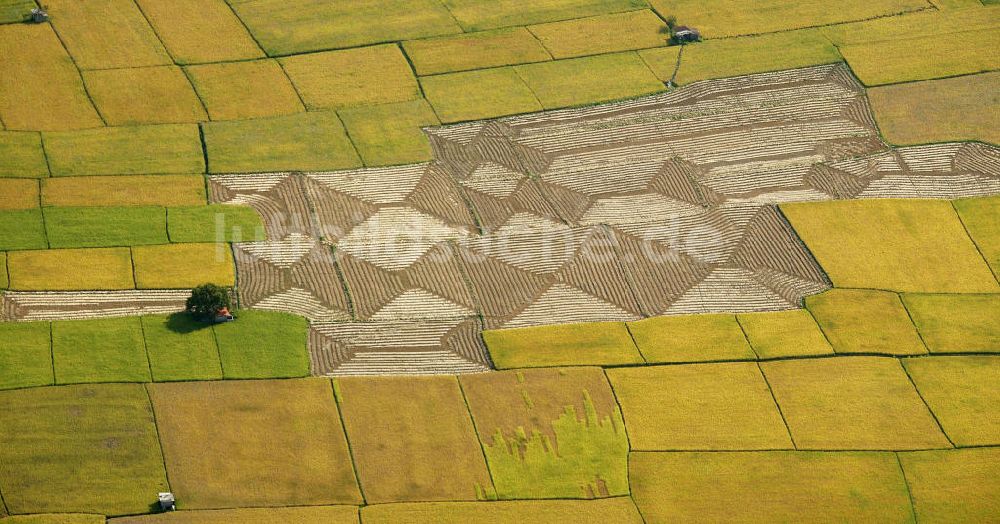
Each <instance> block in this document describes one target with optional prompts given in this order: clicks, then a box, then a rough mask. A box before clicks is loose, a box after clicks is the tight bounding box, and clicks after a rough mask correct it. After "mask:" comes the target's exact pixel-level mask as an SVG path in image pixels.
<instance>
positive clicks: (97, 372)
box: [52, 317, 150, 384]
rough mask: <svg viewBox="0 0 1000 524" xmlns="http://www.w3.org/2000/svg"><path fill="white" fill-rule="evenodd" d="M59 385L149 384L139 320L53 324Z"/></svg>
mask: <svg viewBox="0 0 1000 524" xmlns="http://www.w3.org/2000/svg"><path fill="white" fill-rule="evenodd" d="M52 360H53V366H54V369H55V375H56V383H57V384H76V383H82V382H149V380H150V376H149V361H148V360H147V358H146V346H145V345H144V344H143V339H142V326H141V324H140V322H139V319H138V318H136V317H125V318H108V319H98V320H72V321H61V322H53V323H52Z"/></svg>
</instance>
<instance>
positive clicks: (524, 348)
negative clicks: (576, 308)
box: [483, 322, 645, 369]
mask: <svg viewBox="0 0 1000 524" xmlns="http://www.w3.org/2000/svg"><path fill="white" fill-rule="evenodd" d="M483 338H484V339H485V340H486V347H487V348H488V349H489V352H490V357H491V358H492V359H493V363H494V364H495V365H496V367H497V368H499V369H510V368H529V367H548V366H614V365H624V364H642V363H644V362H645V361H644V360H643V358H642V355H640V354H639V351H638V350H637V349H636V347H635V343H633V342H632V337H631V336H630V335H629V332H628V329H626V327H625V324H623V323H621V322H596V323H591V324H554V325H551V326H540V327H528V328H519V329H502V330H494V331H486V332H484V333H483Z"/></svg>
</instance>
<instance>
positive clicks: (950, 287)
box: [781, 199, 1000, 293]
mask: <svg viewBox="0 0 1000 524" xmlns="http://www.w3.org/2000/svg"><path fill="white" fill-rule="evenodd" d="M781 210H782V211H783V212H784V214H785V216H786V217H788V219H789V221H791V224H792V227H794V228H795V231H796V233H798V235H799V237H800V238H801V239H802V240H803V241H804V242H805V243H806V246H807V247H808V248H809V249H810V251H812V253H813V255H815V257H816V260H817V261H818V262H819V263H820V265H821V266H823V269H824V270H826V273H827V274H828V275H829V276H830V279H831V280H832V281H833V284H834V286H835V287H845V288H866V289H887V290H892V291H903V292H915V293H919V292H927V293H935V292H939V293H992V292H997V291H1000V286H998V285H997V281H996V279H995V278H994V277H993V274H992V273H990V269H989V267H988V266H987V265H986V263H984V262H983V258H982V256H980V254H979V252H978V251H977V250H976V246H975V245H974V244H973V243H972V241H971V240H969V237H968V235H966V234H965V229H964V228H963V226H962V222H961V221H960V220H959V219H958V215H957V214H956V213H955V210H954V209H953V208H952V206H951V203H950V202H948V201H943V200H890V199H885V200H839V201H829V202H809V203H799V204H783V205H782V206H781ZM872 224H878V227H872Z"/></svg>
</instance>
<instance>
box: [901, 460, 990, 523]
mask: <svg viewBox="0 0 1000 524" xmlns="http://www.w3.org/2000/svg"><path fill="white" fill-rule="evenodd" d="M899 462H900V463H901V464H902V465H903V471H905V472H906V481H907V483H908V484H909V485H910V493H911V494H912V495H913V506H914V508H915V509H916V512H917V519H918V521H919V522H987V521H989V520H991V519H994V518H996V516H997V515H1000V498H997V496H996V494H997V493H1000V448H980V449H956V450H946V451H916V452H913V453H900V454H899Z"/></svg>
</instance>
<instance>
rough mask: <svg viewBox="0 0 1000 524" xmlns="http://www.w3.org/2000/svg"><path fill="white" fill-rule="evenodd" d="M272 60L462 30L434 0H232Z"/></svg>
mask: <svg viewBox="0 0 1000 524" xmlns="http://www.w3.org/2000/svg"><path fill="white" fill-rule="evenodd" d="M230 3H231V5H232V6H233V9H234V10H235V11H236V14H237V15H239V17H240V19H242V20H243V22H244V23H246V25H247V26H248V27H249V28H250V32H251V33H252V34H253V36H254V37H255V38H256V39H257V40H258V41H259V42H260V43H261V45H262V46H263V47H264V50H265V51H267V53H268V54H269V55H271V56H274V55H288V54H294V53H302V52H306V51H320V50H324V49H333V48H344V47H357V46H361V45H365V44H375V43H379V42H386V41H391V40H407V39H412V38H422V37H427V36H437V35H446V34H454V33H460V32H462V29H461V28H460V27H458V25H456V24H455V20H454V19H453V18H452V17H451V15H449V14H448V10H447V9H445V8H444V6H442V5H441V4H440V3H438V2H436V1H435V0H402V1H401V0H370V1H367V2H351V3H341V2H328V1H326V0H307V1H305V2H300V3H299V4H297V5H296V6H295V9H292V10H289V9H288V4H287V2H285V1H284V0H262V1H246V0H233V1H231V2H230Z"/></svg>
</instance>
